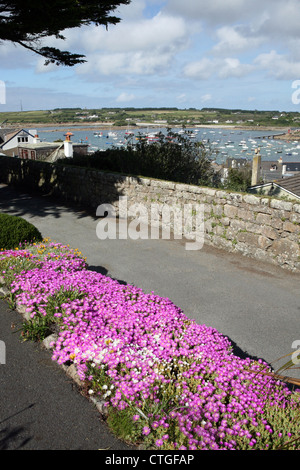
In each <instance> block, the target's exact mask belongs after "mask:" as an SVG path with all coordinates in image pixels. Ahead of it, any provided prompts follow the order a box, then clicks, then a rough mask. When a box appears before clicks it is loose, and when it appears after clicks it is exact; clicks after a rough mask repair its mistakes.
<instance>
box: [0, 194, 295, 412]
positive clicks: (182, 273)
mask: <svg viewBox="0 0 300 470" xmlns="http://www.w3.org/2000/svg"><path fill="white" fill-rule="evenodd" d="M0 211H2V212H7V213H10V214H15V215H19V216H22V217H24V218H25V219H26V220H28V221H30V222H31V223H33V224H34V225H35V226H36V227H38V228H39V230H40V231H41V232H42V235H43V236H45V237H50V238H51V239H52V240H53V241H54V240H55V241H57V242H62V243H66V244H70V246H72V247H74V248H79V249H80V250H81V251H82V252H83V254H84V255H85V256H86V257H87V261H88V263H89V265H90V266H91V269H95V270H98V271H99V272H101V273H104V274H107V275H109V276H111V277H113V278H116V279H118V280H121V281H123V282H126V283H129V284H134V285H137V286H138V287H140V288H142V289H143V290H144V291H145V292H150V291H154V292H155V293H156V294H158V295H161V296H164V297H168V298H170V299H171V300H172V301H173V302H174V303H175V304H176V305H177V306H179V307H181V308H182V309H183V311H184V312H185V314H186V315H187V316H189V317H190V318H192V319H195V320H196V321H197V322H198V323H204V324H206V325H208V326H212V327H214V328H216V329H217V330H218V331H220V332H221V333H222V334H224V335H226V336H228V337H229V339H230V340H231V341H232V343H233V345H234V347H235V350H236V353H239V354H241V355H249V356H252V357H256V358H262V359H264V360H266V361H268V362H272V361H274V360H275V359H277V358H279V357H281V356H283V355H284V354H287V353H289V352H292V351H293V349H292V343H293V342H294V341H296V340H299V341H300V328H299V318H300V289H299V287H300V282H299V281H300V275H296V274H292V273H290V272H288V271H285V270H283V269H281V268H277V267H275V266H273V265H267V264H265V263H261V262H259V261H256V260H251V259H249V258H246V257H243V256H241V255H234V254H229V253H226V252H224V251H221V250H217V249H213V248H212V247H206V246H205V247H204V248H203V249H202V250H199V251H187V250H185V244H184V242H183V241H181V240H173V241H167V240H161V239H160V240H136V241H134V240H130V239H127V240H120V239H116V240H102V241H100V240H99V239H98V238H97V236H96V225H97V222H98V220H99V219H97V218H96V217H95V214H92V213H88V212H86V211H84V210H83V209H82V208H79V207H72V206H66V205H65V204H63V203H60V202H57V201H55V200H54V199H52V198H50V197H47V196H38V195H28V194H26V193H22V192H18V191H16V190H13V189H12V188H8V187H6V186H5V185H0ZM0 339H1V338H0ZM24 358H25V359H26V357H24ZM39 360H40V356H39V355H38V354H37V355H36V361H39ZM58 375H59V374H58ZM62 380H63V379H62ZM52 386H53V384H52ZM67 386H68V385H67ZM1 401H2V400H1ZM28 404H29V403H27V406H28ZM22 406H23V405H22ZM22 406H21V404H20V408H18V409H21V408H22ZM23 408H25V405H24V406H23Z"/></svg>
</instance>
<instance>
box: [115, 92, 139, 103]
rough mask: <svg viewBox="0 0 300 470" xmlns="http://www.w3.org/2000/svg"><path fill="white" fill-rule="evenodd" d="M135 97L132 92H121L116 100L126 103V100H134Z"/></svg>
mask: <svg viewBox="0 0 300 470" xmlns="http://www.w3.org/2000/svg"><path fill="white" fill-rule="evenodd" d="M134 98H135V96H134V95H133V94H132V93H131V94H130V93H126V92H124V93H121V94H120V95H119V96H118V97H117V99H116V102H117V103H126V102H128V101H132V100H134Z"/></svg>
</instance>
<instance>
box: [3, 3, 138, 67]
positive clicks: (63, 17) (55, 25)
mask: <svg viewBox="0 0 300 470" xmlns="http://www.w3.org/2000/svg"><path fill="white" fill-rule="evenodd" d="M130 1H131V0H118V1H112V0H46V1H45V0H14V1H1V0H0V42H2V41H11V42H13V43H15V44H20V45H21V46H23V47H25V48H27V49H29V50H31V51H33V52H35V53H36V54H39V55H41V56H42V57H44V58H45V64H46V65H47V64H49V63H56V64H57V65H66V66H69V67H72V66H74V65H75V64H79V63H82V62H85V56H84V55H80V54H76V53H71V52H69V51H62V50H60V49H58V48H55V47H48V46H42V45H41V40H42V39H44V38H47V37H50V36H54V37H55V38H57V39H65V37H64V36H63V34H62V32H63V31H64V30H66V29H69V28H77V27H80V26H84V25H92V24H93V25H96V26H99V25H104V26H105V27H106V28H108V26H109V25H110V24H117V23H119V22H120V21H121V19H120V18H118V17H117V16H113V15H111V12H114V11H115V10H116V8H117V7H118V6H119V5H122V4H123V5H128V4H129V3H130Z"/></svg>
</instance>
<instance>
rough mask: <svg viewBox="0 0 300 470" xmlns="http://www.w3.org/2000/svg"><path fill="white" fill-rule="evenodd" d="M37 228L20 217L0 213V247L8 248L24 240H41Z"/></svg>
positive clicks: (14, 246) (16, 245)
mask: <svg viewBox="0 0 300 470" xmlns="http://www.w3.org/2000/svg"><path fill="white" fill-rule="evenodd" d="M41 240H42V235H41V233H40V232H39V230H38V229H37V228H36V227H35V226H34V225H32V224H31V223H29V222H27V221H26V220H24V219H22V218H21V217H17V216H13V215H8V214H0V249H1V248H3V249H5V250H9V249H12V248H16V247H18V246H19V245H20V243H21V244H23V243H25V242H29V243H31V242H34V241H41Z"/></svg>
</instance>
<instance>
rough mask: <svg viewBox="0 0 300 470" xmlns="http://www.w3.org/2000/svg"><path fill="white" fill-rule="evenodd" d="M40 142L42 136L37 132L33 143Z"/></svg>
mask: <svg viewBox="0 0 300 470" xmlns="http://www.w3.org/2000/svg"><path fill="white" fill-rule="evenodd" d="M38 142H40V138H39V136H38V135H37V134H35V136H34V138H33V143H34V144H37V143H38Z"/></svg>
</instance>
